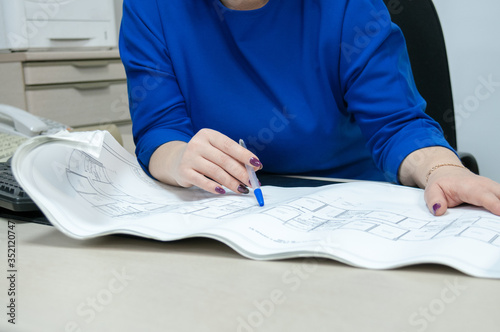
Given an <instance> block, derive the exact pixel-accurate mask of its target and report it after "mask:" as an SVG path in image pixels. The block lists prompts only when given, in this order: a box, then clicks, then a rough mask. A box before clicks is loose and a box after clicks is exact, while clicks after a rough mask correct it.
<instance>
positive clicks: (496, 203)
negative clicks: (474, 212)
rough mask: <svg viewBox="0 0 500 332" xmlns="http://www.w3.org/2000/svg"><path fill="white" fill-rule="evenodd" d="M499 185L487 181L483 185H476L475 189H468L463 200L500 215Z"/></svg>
mask: <svg viewBox="0 0 500 332" xmlns="http://www.w3.org/2000/svg"><path fill="white" fill-rule="evenodd" d="M499 191H500V190H499V188H498V185H497V184H496V183H493V185H491V186H490V185H489V183H486V184H485V185H483V186H480V185H478V186H476V187H474V189H473V190H469V191H466V192H465V193H464V195H463V201H464V202H467V203H470V204H473V205H476V206H482V207H484V208H485V209H487V210H488V211H490V212H492V213H494V214H496V215H500V192H499Z"/></svg>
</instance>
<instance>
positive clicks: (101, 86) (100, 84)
mask: <svg viewBox="0 0 500 332" xmlns="http://www.w3.org/2000/svg"><path fill="white" fill-rule="evenodd" d="M110 85H111V83H109V82H94V83H81V84H73V87H74V88H75V89H77V90H94V89H105V88H109V86H110Z"/></svg>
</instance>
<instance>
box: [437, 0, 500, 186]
mask: <svg viewBox="0 0 500 332" xmlns="http://www.w3.org/2000/svg"><path fill="white" fill-rule="evenodd" d="M434 4H435V6H436V9H437V11H438V13H439V16H440V19H441V24H442V26H443V30H444V34H445V40H446V47H447V52H448V60H449V63H450V72H451V81H452V89H453V99H454V104H455V113H456V127H457V140H458V149H459V150H460V151H463V152H469V153H472V154H473V155H474V156H475V157H476V159H477V160H478V162H479V171H480V173H481V175H484V176H487V177H489V178H492V179H494V180H495V181H499V182H500V169H499V165H500V130H499V129H500V37H499V35H500V20H499V14H500V1H498V0H476V1H470V0H434ZM485 81H486V82H488V81H491V82H490V83H489V84H486V83H485Z"/></svg>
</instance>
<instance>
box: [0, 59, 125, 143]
mask: <svg viewBox="0 0 500 332" xmlns="http://www.w3.org/2000/svg"><path fill="white" fill-rule="evenodd" d="M0 103H2V104H9V105H12V106H15V107H18V108H21V109H25V110H27V111H28V112H30V113H33V114H35V115H38V116H42V117H46V118H50V119H53V120H56V121H58V122H62V123H65V124H67V125H69V126H72V127H75V128H78V127H84V126H93V125H105V124H109V123H113V124H117V125H118V126H119V127H120V128H125V129H124V131H123V134H124V135H129V131H130V114H129V109H128V98H127V86H126V75H125V70H124V67H123V65H122V63H121V60H120V57H119V53H118V51H117V50H107V51H79V52H70V51H66V52H20V53H3V54H0Z"/></svg>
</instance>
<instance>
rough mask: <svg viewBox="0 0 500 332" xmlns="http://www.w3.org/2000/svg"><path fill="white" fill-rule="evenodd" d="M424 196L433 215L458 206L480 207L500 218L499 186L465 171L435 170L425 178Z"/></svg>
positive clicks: (452, 169) (461, 169)
mask: <svg viewBox="0 0 500 332" xmlns="http://www.w3.org/2000/svg"><path fill="white" fill-rule="evenodd" d="M424 197H425V201H426V203H427V207H428V208H429V211H431V212H432V213H434V214H435V215H437V216H440V215H442V214H444V213H445V212H446V209H447V208H450V207H455V206H458V205H460V204H462V203H469V204H472V205H476V206H482V207H484V208H485V209H487V210H489V211H490V212H492V213H494V214H496V215H500V184H499V183H497V182H495V181H493V180H490V179H488V178H485V177H483V176H479V175H476V174H474V173H472V172H471V171H469V170H467V169H465V168H457V167H454V166H443V167H440V168H439V169H436V170H435V171H434V172H432V174H431V175H430V177H429V181H428V183H427V186H426V187H425V193H424Z"/></svg>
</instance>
